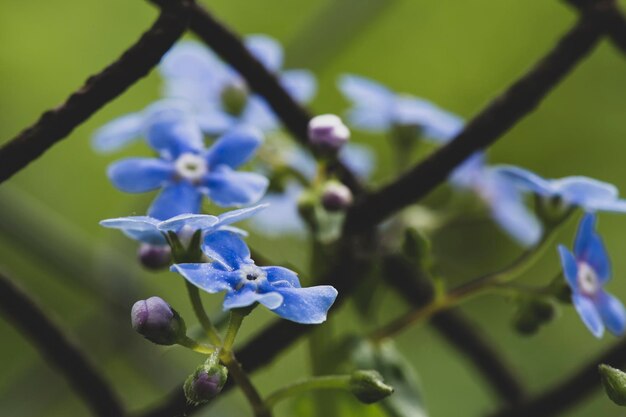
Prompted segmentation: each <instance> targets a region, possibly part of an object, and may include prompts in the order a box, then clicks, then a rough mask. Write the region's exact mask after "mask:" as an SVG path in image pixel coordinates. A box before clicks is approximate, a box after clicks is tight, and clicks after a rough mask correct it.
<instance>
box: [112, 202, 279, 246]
mask: <svg viewBox="0 0 626 417" xmlns="http://www.w3.org/2000/svg"><path fill="white" fill-rule="evenodd" d="M266 207H267V204H259V205H257V206H254V207H247V208H243V209H239V210H232V211H227V212H226V213H223V214H220V215H219V216H212V215H210V214H191V213H187V214H181V215H178V216H175V217H172V218H170V219H167V220H159V219H155V218H154V217H149V216H129V217H118V218H115V219H106V220H102V221H101V222H100V225H101V226H104V227H108V228H110V229H118V230H121V231H122V233H124V234H125V235H126V236H128V237H129V238H131V239H133V240H138V241H140V242H142V243H147V244H150V245H156V246H160V245H167V240H166V238H165V233H167V232H174V233H177V234H179V236H180V235H185V236H188V237H191V235H193V233H194V232H195V231H196V230H201V231H202V233H203V234H204V235H207V234H210V233H214V232H216V231H218V230H228V231H233V232H236V233H239V234H243V235H245V234H246V232H244V231H243V230H241V229H237V228H235V227H232V226H230V225H231V224H233V223H236V222H240V221H243V220H246V219H248V218H249V217H251V216H254V215H255V214H257V213H259V212H260V211H262V210H263V209H265V208H266ZM183 237H184V236H183Z"/></svg>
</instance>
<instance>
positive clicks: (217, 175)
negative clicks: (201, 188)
mask: <svg viewBox="0 0 626 417" xmlns="http://www.w3.org/2000/svg"><path fill="white" fill-rule="evenodd" d="M204 185H205V186H206V187H207V195H208V196H209V198H210V199H211V200H212V201H213V202H214V203H215V204H217V205H219V206H222V207H232V206H245V205H247V204H253V203H256V202H257V201H259V199H260V198H261V197H263V194H265V190H267V186H268V185H269V181H268V179H267V178H265V177H264V176H262V175H259V174H255V173H252V172H236V171H233V170H232V169H230V168H228V167H226V166H223V165H222V166H220V167H218V169H216V170H214V171H213V172H211V173H209V174H207V175H206V177H205V182H204Z"/></svg>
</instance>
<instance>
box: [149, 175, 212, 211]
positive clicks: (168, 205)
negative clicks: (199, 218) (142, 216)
mask: <svg viewBox="0 0 626 417" xmlns="http://www.w3.org/2000/svg"><path fill="white" fill-rule="evenodd" d="M201 201H202V194H201V193H200V192H199V191H198V189H197V188H196V187H195V186H193V185H192V184H190V183H188V182H187V181H179V182H172V183H169V184H167V185H166V186H165V187H164V188H163V190H162V191H161V192H160V193H159V195H158V196H157V197H156V199H155V200H154V201H153V202H152V205H151V206H150V208H149V209H148V215H149V216H151V217H154V218H156V219H159V220H167V219H170V218H172V217H174V216H178V215H179V214H185V213H198V212H199V211H200V203H201Z"/></svg>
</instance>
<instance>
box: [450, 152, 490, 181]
mask: <svg viewBox="0 0 626 417" xmlns="http://www.w3.org/2000/svg"><path fill="white" fill-rule="evenodd" d="M485 169H486V167H485V153H484V152H474V153H473V154H472V155H471V156H470V157H469V158H467V159H466V160H465V161H464V162H463V163H462V164H461V165H459V166H458V167H457V168H456V169H455V170H454V171H452V174H450V177H449V180H450V183H451V184H452V185H454V186H456V187H461V188H468V187H471V186H472V185H473V184H474V183H476V182H477V181H480V177H481V176H482V175H483V173H484V171H485ZM489 170H491V171H492V172H493V171H495V172H498V171H497V170H498V168H495V167H491V168H489Z"/></svg>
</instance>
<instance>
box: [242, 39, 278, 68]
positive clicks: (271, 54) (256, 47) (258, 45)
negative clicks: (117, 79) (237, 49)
mask: <svg viewBox="0 0 626 417" xmlns="http://www.w3.org/2000/svg"><path fill="white" fill-rule="evenodd" d="M244 43H245V45H246V48H248V50H249V51H250V53H252V55H254V57H255V58H256V59H258V60H259V61H261V63H262V64H263V66H264V67H265V68H267V69H268V70H269V71H270V72H276V71H278V70H280V68H281V67H282V66H283V47H282V46H281V45H280V43H278V41H276V39H274V38H271V37H269V36H266V35H249V36H247V37H246V39H245V41H244Z"/></svg>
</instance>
